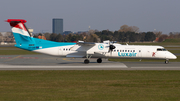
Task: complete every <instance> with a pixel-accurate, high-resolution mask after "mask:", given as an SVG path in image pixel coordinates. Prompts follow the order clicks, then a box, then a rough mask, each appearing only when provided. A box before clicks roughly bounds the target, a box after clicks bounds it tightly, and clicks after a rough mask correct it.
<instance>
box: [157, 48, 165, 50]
mask: <svg viewBox="0 0 180 101" xmlns="http://www.w3.org/2000/svg"><path fill="white" fill-rule="evenodd" d="M157 51H167V50H166V49H164V48H157Z"/></svg>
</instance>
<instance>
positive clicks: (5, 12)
mask: <svg viewBox="0 0 180 101" xmlns="http://www.w3.org/2000/svg"><path fill="white" fill-rule="evenodd" d="M179 10H180V0H1V1H0V32H5V31H11V30H10V26H9V24H7V23H6V22H4V20H6V19H10V18H12V19H14V18H15V19H17V18H18V19H25V20H27V23H26V25H27V27H28V28H33V29H34V32H35V33H39V32H50V33H51V32H52V19H53V18H63V19H64V31H73V32H76V31H87V30H88V27H89V26H91V29H93V30H95V29H97V30H99V31H101V30H106V29H109V30H110V31H115V30H119V28H120V27H121V26H122V25H124V24H126V25H128V26H137V27H139V29H140V31H145V32H147V31H154V29H156V31H162V32H163V34H169V32H180V11H179Z"/></svg>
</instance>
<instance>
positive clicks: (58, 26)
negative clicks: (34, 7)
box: [52, 18, 63, 34]
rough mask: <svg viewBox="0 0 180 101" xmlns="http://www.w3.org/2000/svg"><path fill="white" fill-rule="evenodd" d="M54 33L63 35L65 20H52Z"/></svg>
mask: <svg viewBox="0 0 180 101" xmlns="http://www.w3.org/2000/svg"><path fill="white" fill-rule="evenodd" d="M52 23H53V24H52V30H53V33H56V34H59V33H60V34H63V19H59V18H55V19H53V20H52Z"/></svg>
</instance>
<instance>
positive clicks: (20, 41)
mask: <svg viewBox="0 0 180 101" xmlns="http://www.w3.org/2000/svg"><path fill="white" fill-rule="evenodd" d="M13 34H14V37H15V40H16V45H15V46H16V47H18V48H21V49H25V50H30V51H33V50H38V49H45V48H51V47H61V46H69V45H75V44H76V43H70V42H54V41H48V40H43V39H38V38H33V37H28V36H23V35H21V34H18V33H13Z"/></svg>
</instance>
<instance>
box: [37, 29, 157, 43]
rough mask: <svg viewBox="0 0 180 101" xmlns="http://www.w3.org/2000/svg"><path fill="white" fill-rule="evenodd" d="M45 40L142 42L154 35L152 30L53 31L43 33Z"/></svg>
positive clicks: (151, 38)
mask: <svg viewBox="0 0 180 101" xmlns="http://www.w3.org/2000/svg"><path fill="white" fill-rule="evenodd" d="M38 35H42V34H41V33H39V34H36V35H34V37H36V38H37V37H38ZM43 35H44V36H45V37H46V39H47V40H51V41H56V42H73V41H78V40H82V41H85V42H102V41H104V40H111V41H117V42H144V41H154V40H155V39H156V36H155V34H154V33H153V32H142V33H135V32H119V31H115V32H112V31H108V30H103V31H97V32H95V31H94V30H90V31H89V32H83V33H81V34H68V35H62V34H55V33H52V34H51V33H45V34H43Z"/></svg>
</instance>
